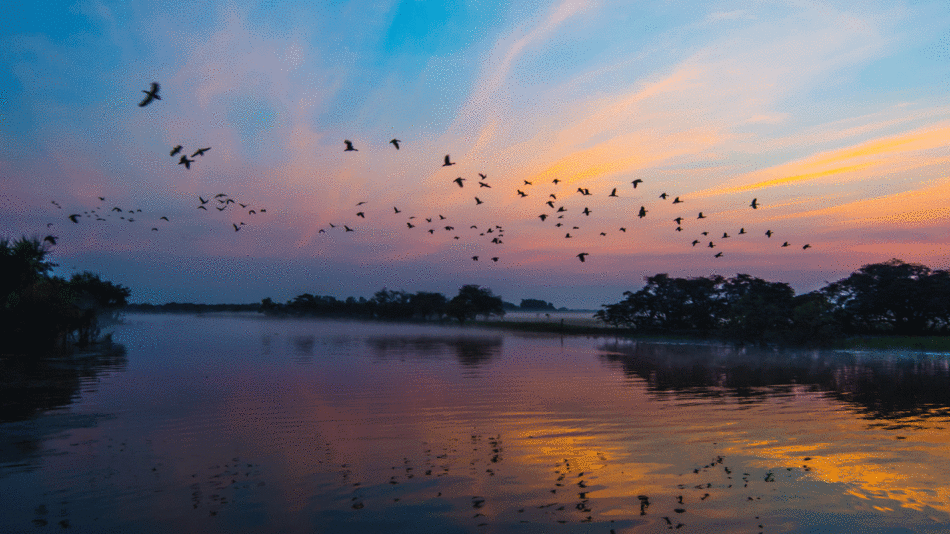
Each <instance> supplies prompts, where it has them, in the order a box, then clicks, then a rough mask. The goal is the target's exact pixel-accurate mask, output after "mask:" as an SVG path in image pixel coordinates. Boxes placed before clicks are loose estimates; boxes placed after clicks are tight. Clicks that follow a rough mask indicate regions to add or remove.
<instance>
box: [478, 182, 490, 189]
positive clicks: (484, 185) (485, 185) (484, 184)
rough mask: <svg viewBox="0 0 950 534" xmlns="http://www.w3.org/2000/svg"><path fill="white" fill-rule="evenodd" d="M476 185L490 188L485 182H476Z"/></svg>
mask: <svg viewBox="0 0 950 534" xmlns="http://www.w3.org/2000/svg"><path fill="white" fill-rule="evenodd" d="M478 185H479V186H481V187H487V188H489V189H491V186H490V185H488V184H486V183H485V182H478Z"/></svg>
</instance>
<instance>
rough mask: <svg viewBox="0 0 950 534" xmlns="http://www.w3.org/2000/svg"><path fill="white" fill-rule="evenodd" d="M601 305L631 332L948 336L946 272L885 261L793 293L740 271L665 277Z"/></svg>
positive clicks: (742, 336) (795, 340)
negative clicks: (798, 292) (835, 280)
mask: <svg viewBox="0 0 950 534" xmlns="http://www.w3.org/2000/svg"><path fill="white" fill-rule="evenodd" d="M646 281H647V284H646V286H645V287H643V288H642V289H640V290H638V291H636V292H631V291H627V292H625V293H624V296H625V298H624V299H623V300H622V301H620V302H617V303H614V304H605V305H604V306H603V309H602V310H600V311H598V312H597V313H596V314H595V316H596V317H597V319H598V320H600V321H602V322H604V323H605V324H608V325H611V326H614V327H618V328H624V329H626V330H628V331H630V332H632V333H635V334H638V335H640V334H647V335H664V334H673V335H690V336H697V337H704V338H705V337H716V338H723V339H727V340H732V341H741V342H758V343H785V344H801V345H829V344H834V343H837V342H840V340H841V339H844V338H853V337H855V336H865V337H867V336H877V337H879V336H903V337H906V336H914V337H919V336H946V335H948V334H950V273H948V272H947V271H944V270H931V269H930V268H928V267H926V266H923V265H918V264H911V263H905V262H903V261H901V260H898V259H892V260H890V261H887V262H884V263H875V264H869V265H865V266H863V267H861V268H860V269H858V270H857V271H856V272H854V273H852V274H851V275H850V276H849V277H847V278H844V279H842V280H839V281H837V282H834V283H830V284H828V285H826V286H825V287H823V288H821V289H819V290H816V291H812V292H809V293H805V294H802V295H795V292H794V291H793V290H792V288H791V287H790V286H789V285H788V284H786V283H783V282H769V281H766V280H762V279H760V278H755V277H753V276H749V275H747V274H737V275H736V276H734V277H732V278H724V277H721V276H711V277H697V278H672V277H670V276H669V275H666V274H657V275H654V276H651V277H648V278H647V279H646Z"/></svg>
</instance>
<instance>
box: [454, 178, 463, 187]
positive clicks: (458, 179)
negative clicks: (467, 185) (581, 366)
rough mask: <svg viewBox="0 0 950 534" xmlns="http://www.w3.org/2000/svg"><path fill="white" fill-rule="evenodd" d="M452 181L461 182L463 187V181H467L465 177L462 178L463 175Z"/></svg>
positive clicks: (460, 185) (460, 184)
mask: <svg viewBox="0 0 950 534" xmlns="http://www.w3.org/2000/svg"><path fill="white" fill-rule="evenodd" d="M452 181H453V182H455V183H457V184H459V187H462V182H464V181H465V178H462V177H461V176H459V177H458V178H456V179H454V180H452Z"/></svg>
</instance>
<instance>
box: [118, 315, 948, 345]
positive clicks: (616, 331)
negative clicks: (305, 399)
mask: <svg viewBox="0 0 950 534" xmlns="http://www.w3.org/2000/svg"><path fill="white" fill-rule="evenodd" d="M127 313H141V314H146V315H179V314H187V315H205V316H215V315H220V316H229V315H248V314H250V313H254V314H255V315H259V316H260V318H262V319H264V318H266V319H284V318H292V319H307V318H311V319H318V320H352V321H362V322H387V323H409V324H430V325H439V324H456V325H457V323H455V322H454V321H449V322H444V321H443V322H440V321H419V320H415V321H391V320H386V319H367V318H360V317H345V316H340V317H334V316H325V317H322V316H316V315H300V316H297V315H283V316H275V315H266V314H260V313H256V312H246V311H219V310H215V311H190V310H181V311H178V310H175V311H171V310H163V311H145V310H130V311H129V312H127ZM522 313H524V314H525V315H528V314H531V315H534V312H522ZM561 313H568V314H572V316H571V317H562V318H558V317H557V315H556V314H554V313H552V314H551V317H550V318H549V320H541V319H540V318H539V317H522V318H519V319H517V320H508V319H505V318H501V319H490V320H487V321H486V320H478V321H470V322H467V323H466V325H464V326H472V327H475V328H479V329H495V330H504V331H508V332H521V333H537V334H559V335H567V336H586V337H620V338H627V339H636V340H638V341H647V342H649V341H655V342H663V341H677V342H697V343H709V342H719V343H734V344H738V343H736V342H733V341H730V340H728V339H721V338H717V337H715V336H709V337H703V336H697V335H689V334H668V335H657V334H639V335H638V334H636V333H635V332H633V331H631V330H629V329H626V328H618V327H613V326H606V325H602V324H599V323H598V322H597V321H596V320H595V319H594V318H593V317H590V318H589V319H588V318H580V317H577V314H578V313H583V312H561ZM464 326H463V327H464ZM776 346H782V345H778V344H776ZM787 346H788V347H793V348H794V346H792V345H787ZM812 348H821V349H831V350H913V351H921V352H939V353H948V354H950V336H898V335H886V334H881V335H862V336H850V337H846V338H842V339H840V340H838V341H837V342H836V343H832V344H830V345H825V346H820V347H812Z"/></svg>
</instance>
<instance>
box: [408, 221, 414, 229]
mask: <svg viewBox="0 0 950 534" xmlns="http://www.w3.org/2000/svg"><path fill="white" fill-rule="evenodd" d="M406 226H408V227H409V228H415V226H414V225H413V224H412V223H411V222H407V223H406Z"/></svg>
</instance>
